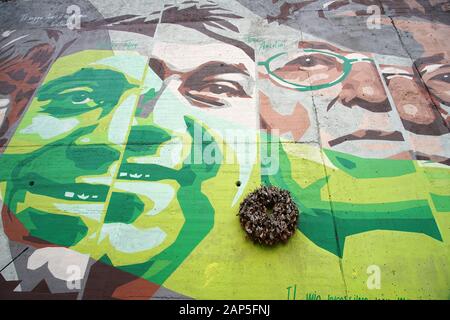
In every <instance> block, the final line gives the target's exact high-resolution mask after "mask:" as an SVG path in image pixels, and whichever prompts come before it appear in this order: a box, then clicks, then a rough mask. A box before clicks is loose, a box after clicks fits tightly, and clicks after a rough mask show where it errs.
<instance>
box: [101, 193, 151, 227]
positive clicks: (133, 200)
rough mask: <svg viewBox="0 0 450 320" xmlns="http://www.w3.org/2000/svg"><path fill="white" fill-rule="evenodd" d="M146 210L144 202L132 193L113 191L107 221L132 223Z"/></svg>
mask: <svg viewBox="0 0 450 320" xmlns="http://www.w3.org/2000/svg"><path fill="white" fill-rule="evenodd" d="M143 211H144V203H143V202H142V201H141V200H140V199H139V198H138V196H136V195H135V194H132V193H121V192H113V193H112V195H111V200H110V201H109V205H108V211H107V212H106V217H105V223H114V222H121V223H132V222H134V221H135V220H136V218H137V217H139V215H140V214H141V213H142V212H143Z"/></svg>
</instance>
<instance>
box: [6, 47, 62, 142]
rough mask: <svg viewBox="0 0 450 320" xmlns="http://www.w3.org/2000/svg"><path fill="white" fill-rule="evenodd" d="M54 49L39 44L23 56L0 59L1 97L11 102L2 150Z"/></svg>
mask: <svg viewBox="0 0 450 320" xmlns="http://www.w3.org/2000/svg"><path fill="white" fill-rule="evenodd" d="M53 53H54V47H52V46H51V45H50V44H40V45H37V46H35V47H34V48H32V49H30V50H29V51H28V52H27V53H26V54H25V55H24V56H23V57H20V56H18V57H13V58H11V59H8V58H4V59H3V60H0V94H3V95H8V96H9V98H10V100H11V103H10V107H9V110H8V113H7V116H6V118H5V121H4V122H3V125H2V126H1V128H0V147H1V146H3V145H5V144H6V142H7V139H6V138H5V137H4V135H5V133H6V132H7V131H8V129H9V128H11V127H12V126H13V125H14V124H15V123H16V122H17V121H18V120H19V118H20V116H21V115H22V113H23V112H24V111H25V109H26V107H27V106H28V103H29V102H30V99H31V97H32V96H33V94H34V91H35V90H36V88H37V86H38V82H39V81H40V80H41V79H42V77H43V75H44V73H45V72H46V70H47V69H48V67H49V65H50V63H51V60H52V55H53Z"/></svg>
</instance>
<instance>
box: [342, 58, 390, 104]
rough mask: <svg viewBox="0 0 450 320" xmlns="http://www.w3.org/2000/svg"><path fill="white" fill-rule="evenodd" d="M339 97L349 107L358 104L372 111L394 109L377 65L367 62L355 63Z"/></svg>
mask: <svg viewBox="0 0 450 320" xmlns="http://www.w3.org/2000/svg"><path fill="white" fill-rule="evenodd" d="M339 99H340V101H341V103H342V104H343V105H345V106H347V107H353V106H358V107H361V108H364V109H367V110H369V111H372V112H388V111H390V110H392V108H391V106H390V104H389V101H388V98H387V95H386V91H385V89H384V86H383V83H382V82H381V79H380V76H379V74H378V71H377V69H376V67H375V66H374V65H372V64H368V63H366V62H364V63H356V64H354V65H353V68H352V71H351V73H350V75H349V76H348V78H347V79H346V80H345V81H344V83H343V87H342V91H341V93H340V95H339Z"/></svg>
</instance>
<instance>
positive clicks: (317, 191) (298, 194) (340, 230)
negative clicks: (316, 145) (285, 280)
mask: <svg viewBox="0 0 450 320" xmlns="http://www.w3.org/2000/svg"><path fill="white" fill-rule="evenodd" d="M271 139H272V138H271V137H270V136H268V135H263V136H262V141H267V142H270V141H271ZM263 145H264V143H263ZM267 145H268V146H269V148H267V149H264V150H262V153H261V154H262V155H267V156H268V158H274V157H273V155H272V154H271V150H270V145H271V143H268V144H267ZM277 150H279V164H280V168H281V170H279V171H278V172H277V174H274V175H264V176H262V181H263V182H264V183H265V184H268V185H276V186H278V187H281V188H284V189H287V190H289V191H290V192H291V194H292V196H293V198H294V200H295V201H296V203H297V205H298V206H299V209H300V210H301V219H300V220H299V225H298V228H299V230H300V231H301V232H303V233H304V234H305V235H306V236H307V237H308V238H309V239H310V240H311V241H313V242H314V243H315V244H317V245H318V246H319V247H321V248H324V249H326V250H327V251H330V252H331V253H333V254H335V255H337V256H339V257H342V256H343V253H344V246H345V239H346V238H347V237H349V236H352V235H355V234H358V233H362V232H367V231H372V230H395V231H405V232H416V233H423V234H426V235H428V236H430V237H432V238H434V239H436V240H439V241H442V237H441V234H440V231H439V229H438V226H437V225H436V221H435V220H434V217H433V214H432V212H431V209H430V207H429V205H428V202H427V201H426V200H425V199H423V200H416V201H398V202H384V203H374V204H359V203H354V202H337V201H333V199H332V198H331V202H329V199H322V195H321V193H322V188H326V183H327V179H329V178H330V175H332V173H330V175H329V176H328V177H327V178H324V179H320V180H317V181H316V182H315V183H312V184H311V185H309V186H308V187H306V188H302V187H301V186H300V185H299V184H298V183H297V181H295V180H294V179H293V177H292V174H293V172H292V170H291V164H290V160H289V157H288V155H287V153H286V152H285V150H284V149H283V148H279V149H277ZM324 152H325V154H326V155H327V156H329V158H330V160H332V161H333V160H334V161H333V163H335V161H339V160H337V158H338V157H341V158H342V159H346V160H348V161H350V162H349V163H347V165H348V166H347V167H346V169H345V170H344V169H342V170H344V171H345V172H348V173H349V174H351V175H352V176H357V177H358V178H359V179H363V178H375V177H376V178H382V177H383V178H389V177H392V176H393V175H394V172H392V166H394V169H398V170H399V174H400V175H402V174H409V173H412V172H414V171H413V169H414V164H413V162H412V161H398V160H384V159H362V158H359V157H355V156H351V155H345V154H342V153H338V152H332V151H330V150H324ZM366 161H367V163H366ZM397 161H398V163H397ZM393 162H394V163H395V165H393ZM261 163H262V165H264V164H265V163H268V161H265V160H264V159H262V161H261ZM350 163H351V165H349V164H350ZM341 166H342V163H341ZM374 168H375V169H374ZM372 170H375V171H372ZM372 172H373V173H372ZM382 174H384V175H386V176H382Z"/></svg>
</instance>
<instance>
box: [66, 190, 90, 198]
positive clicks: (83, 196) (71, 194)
mask: <svg viewBox="0 0 450 320" xmlns="http://www.w3.org/2000/svg"><path fill="white" fill-rule="evenodd" d="M75 196H76V197H77V198H78V199H81V200H87V199H89V198H91V199H98V195H92V196H91V195H88V194H84V193H82V194H75V193H74V192H71V191H66V192H65V193H64V197H66V198H71V199H73V198H75Z"/></svg>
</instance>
